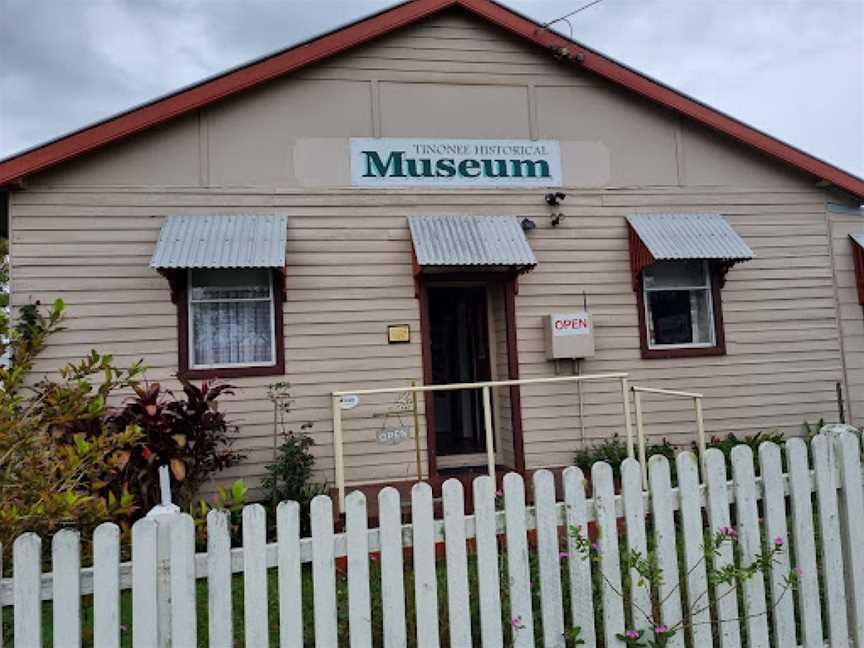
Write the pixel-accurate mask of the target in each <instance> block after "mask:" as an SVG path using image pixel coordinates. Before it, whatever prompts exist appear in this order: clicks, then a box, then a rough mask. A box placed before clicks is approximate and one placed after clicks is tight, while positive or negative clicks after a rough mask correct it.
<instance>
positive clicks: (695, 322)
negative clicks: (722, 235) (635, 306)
mask: <svg viewBox="0 0 864 648" xmlns="http://www.w3.org/2000/svg"><path fill="white" fill-rule="evenodd" d="M715 275H716V273H715V272H714V271H713V268H712V266H711V265H710V264H709V263H708V262H707V261H702V260H696V261H658V262H656V263H654V264H652V265H650V266H647V267H645V268H644V269H643V270H642V282H641V292H640V295H639V297H640V299H639V301H640V304H639V320H640V329H641V334H642V345H641V346H642V355H643V357H646V358H651V357H674V356H680V355H713V354H720V353H724V352H725V348H724V343H723V333H722V320H721V316H720V309H719V306H720V291H719V289H718V284H717V280H716V276H715Z"/></svg>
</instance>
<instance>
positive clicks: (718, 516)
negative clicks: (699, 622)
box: [705, 448, 741, 648]
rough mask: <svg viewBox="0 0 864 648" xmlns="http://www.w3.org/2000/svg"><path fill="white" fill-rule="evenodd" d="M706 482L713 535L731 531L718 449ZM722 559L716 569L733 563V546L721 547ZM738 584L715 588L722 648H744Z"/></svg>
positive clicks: (710, 457) (710, 454)
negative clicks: (739, 618)
mask: <svg viewBox="0 0 864 648" xmlns="http://www.w3.org/2000/svg"><path fill="white" fill-rule="evenodd" d="M705 481H706V483H707V486H708V496H707V500H708V520H709V532H710V533H711V535H712V536H713V535H714V534H716V533H719V532H721V530H723V529H726V528H729V526H730V524H731V523H730V518H729V493H728V490H727V482H726V460H725V458H724V457H723V453H722V452H720V450H718V449H717V448H711V449H709V450H706V451H705ZM718 552H719V556H717V558H716V559H715V561H714V569H715V570H719V569H722V568H724V567H726V566H727V565H731V564H732V562H733V555H732V545H731V543H729V542H724V543H722V544H721V545H720V547H719V549H718ZM734 590H735V586H734V585H731V586H730V585H721V584H718V585H715V586H714V597H715V600H716V601H717V617H718V618H717V622H718V624H719V627H720V648H740V647H741V632H740V625H739V623H738V601H737V597H736V595H735V592H734Z"/></svg>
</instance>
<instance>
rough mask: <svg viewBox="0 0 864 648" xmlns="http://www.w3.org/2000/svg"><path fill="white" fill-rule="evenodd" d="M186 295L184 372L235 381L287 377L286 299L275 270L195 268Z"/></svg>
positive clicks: (191, 273) (190, 271) (187, 284)
mask: <svg viewBox="0 0 864 648" xmlns="http://www.w3.org/2000/svg"><path fill="white" fill-rule="evenodd" d="M185 292H186V295H185V300H184V302H185V303H184V305H185V307H186V308H185V314H186V317H185V322H181V334H182V333H183V332H184V331H183V329H184V328H185V334H186V335H185V336H184V337H185V340H184V339H181V344H182V345H183V348H181V359H180V365H181V373H183V374H184V375H186V376H188V377H212V376H219V377H230V376H232V375H233V376H236V375H272V374H277V373H283V372H284V371H283V370H284V366H283V365H284V362H283V352H282V348H281V347H282V335H281V329H282V312H281V311H282V300H281V293H280V291H279V290H277V289H276V286H275V285H274V273H273V271H272V270H270V269H269V268H231V269H191V270H189V271H188V273H187V282H186V291H185ZM184 351H185V353H184Z"/></svg>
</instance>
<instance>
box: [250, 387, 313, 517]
mask: <svg viewBox="0 0 864 648" xmlns="http://www.w3.org/2000/svg"><path fill="white" fill-rule="evenodd" d="M290 389H291V383H289V382H285V381H282V382H275V383H273V384H271V385H270V386H269V387H268V388H267V397H268V398H269V399H270V401H271V402H272V403H273V463H271V464H269V465H267V466H266V470H267V475H266V476H265V477H264V479H263V480H262V481H261V487H262V488H263V489H264V491H265V492H266V493H267V499H268V501H269V502H270V505H271V507H272V508H273V511H274V512H275V510H276V505H277V504H279V502H281V501H283V500H294V501H295V502H297V503H299V504H300V525H301V531H302V532H303V533H308V532H309V531H310V529H309V504H310V503H311V501H312V498H313V497H315V496H316V495H322V494H325V493H326V492H327V484H326V483H325V484H320V483H317V482H315V481H314V480H313V476H314V470H315V456H314V455H313V454H312V451H311V448H312V446H314V445H315V441H314V439H312V437H310V436H308V435H307V434H306V432H307V431H308V430H310V429H311V428H312V423H310V422H306V423H303V424H302V425H301V426H300V431H299V432H295V431H294V430H293V429H291V428H290V427H289V423H288V414H290V412H291V405H292V404H293V403H294V400H293V399H292V398H291V392H290Z"/></svg>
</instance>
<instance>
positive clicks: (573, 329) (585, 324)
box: [552, 313, 591, 335]
mask: <svg viewBox="0 0 864 648" xmlns="http://www.w3.org/2000/svg"><path fill="white" fill-rule="evenodd" d="M552 331H553V333H554V335H587V334H588V333H590V332H591V317H590V316H589V315H588V313H572V314H568V315H555V317H554V319H553V320H552Z"/></svg>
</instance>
